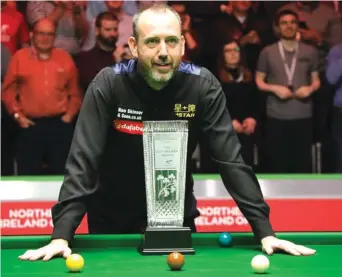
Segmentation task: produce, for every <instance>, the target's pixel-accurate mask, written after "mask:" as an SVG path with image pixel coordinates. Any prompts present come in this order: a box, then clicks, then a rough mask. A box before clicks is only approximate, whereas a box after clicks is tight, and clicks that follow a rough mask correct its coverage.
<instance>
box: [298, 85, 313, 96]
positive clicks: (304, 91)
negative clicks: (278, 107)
mask: <svg viewBox="0 0 342 277" xmlns="http://www.w3.org/2000/svg"><path fill="white" fill-rule="evenodd" d="M312 93H313V90H312V88H311V87H310V86H302V87H300V88H299V89H297V90H296V91H295V93H294V96H295V97H297V98H307V97H309V96H310V95H311V94H312Z"/></svg>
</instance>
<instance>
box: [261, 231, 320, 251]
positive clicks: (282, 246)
mask: <svg viewBox="0 0 342 277" xmlns="http://www.w3.org/2000/svg"><path fill="white" fill-rule="evenodd" d="M261 244H262V250H263V251H264V252H265V253H266V254H268V255H272V254H273V253H274V252H275V251H277V250H282V251H284V252H286V253H288V254H291V255H294V256H309V255H313V254H315V253H316V250H314V249H311V248H308V247H305V246H303V245H297V244H294V243H292V242H290V241H287V240H282V239H278V238H276V237H273V236H269V237H265V238H263V239H262V240H261Z"/></svg>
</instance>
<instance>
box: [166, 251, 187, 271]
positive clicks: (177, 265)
mask: <svg viewBox="0 0 342 277" xmlns="http://www.w3.org/2000/svg"><path fill="white" fill-rule="evenodd" d="M167 264H168V265H169V267H170V269H171V270H181V269H182V267H183V265H184V256H183V255H182V254H181V253H178V252H173V253H171V254H170V255H169V256H168V257H167Z"/></svg>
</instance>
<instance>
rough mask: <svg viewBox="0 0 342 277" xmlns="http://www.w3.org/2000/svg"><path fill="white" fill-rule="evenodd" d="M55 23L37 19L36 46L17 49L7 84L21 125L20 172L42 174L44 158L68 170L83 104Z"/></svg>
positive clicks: (7, 99)
mask: <svg viewBox="0 0 342 277" xmlns="http://www.w3.org/2000/svg"><path fill="white" fill-rule="evenodd" d="M55 36H56V29H55V25H54V23H53V22H51V21H50V20H48V19H42V20H39V21H37V22H36V23H35V25H34V28H33V34H32V47H31V48H24V49H21V50H19V51H17V52H16V53H15V55H14V56H13V57H12V59H11V62H10V64H9V68H8V72H7V75H6V77H5V80H4V83H3V90H2V100H3V102H4V105H5V106H6V109H7V111H8V112H9V114H10V115H11V116H12V117H13V118H14V119H15V121H16V122H17V123H18V125H19V127H20V131H19V134H18V138H17V145H16V161H17V165H18V174H20V175H39V174H41V166H42V163H43V158H46V157H47V158H48V166H49V170H50V172H51V174H56V175H59V174H63V173H64V166H65V160H66V157H67V154H68V151H69V147H70V145H69V143H70V140H71V138H72V134H73V127H72V126H73V125H72V124H71V122H72V121H73V118H74V116H75V115H76V114H77V113H78V111H79V109H80V106H81V96H80V90H79V87H78V80H77V71H76V67H75V65H74V62H73V60H72V58H71V56H70V55H69V54H68V53H67V52H66V51H64V50H62V49H56V48H54V47H53V44H54V39H55Z"/></svg>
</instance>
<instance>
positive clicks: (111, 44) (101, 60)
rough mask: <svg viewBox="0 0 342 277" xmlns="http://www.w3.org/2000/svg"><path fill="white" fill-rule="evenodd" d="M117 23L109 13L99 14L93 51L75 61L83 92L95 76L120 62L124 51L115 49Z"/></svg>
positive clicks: (81, 54)
mask: <svg viewBox="0 0 342 277" xmlns="http://www.w3.org/2000/svg"><path fill="white" fill-rule="evenodd" d="M118 24H119V21H118V19H117V17H116V16H115V15H114V14H112V13H111V12H103V13H100V14H99V15H98V16H97V18H96V21H95V27H96V44H95V46H94V47H93V49H91V50H89V51H84V52H81V53H80V55H79V57H78V58H77V60H76V66H77V68H78V72H79V79H80V84H81V87H82V89H83V91H84V92H85V91H86V90H87V88H88V86H89V84H90V82H91V81H92V80H93V79H94V77H95V76H96V74H97V73H98V72H99V71H100V70H101V69H103V68H104V67H106V66H110V65H113V64H114V63H115V62H121V60H122V59H123V58H124V54H125V52H124V49H123V48H117V41H118V37H119V30H118Z"/></svg>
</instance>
